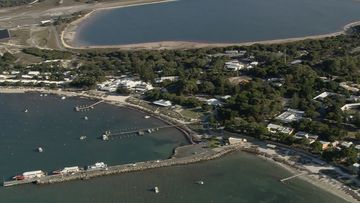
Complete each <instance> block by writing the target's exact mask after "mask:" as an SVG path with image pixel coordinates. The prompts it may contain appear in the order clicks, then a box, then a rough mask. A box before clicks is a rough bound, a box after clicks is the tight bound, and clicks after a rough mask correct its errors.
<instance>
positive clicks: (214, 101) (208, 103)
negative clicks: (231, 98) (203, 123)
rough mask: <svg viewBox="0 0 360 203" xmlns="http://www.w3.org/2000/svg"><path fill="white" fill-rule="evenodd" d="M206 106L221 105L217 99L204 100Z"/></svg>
mask: <svg viewBox="0 0 360 203" xmlns="http://www.w3.org/2000/svg"><path fill="white" fill-rule="evenodd" d="M206 103H207V105H210V106H221V105H222V104H223V103H222V102H221V101H219V100H218V99H214V98H213V99H208V100H206Z"/></svg>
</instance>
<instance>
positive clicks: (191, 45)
mask: <svg viewBox="0 0 360 203" xmlns="http://www.w3.org/2000/svg"><path fill="white" fill-rule="evenodd" d="M174 1H177V0H160V1H151V2H147V1H142V2H141V3H136V2H135V3H131V4H129V5H115V6H114V5H109V6H106V5H104V7H102V8H95V9H93V10H91V11H90V12H88V13H87V14H85V15H84V16H82V17H80V18H78V19H76V20H74V21H72V22H70V23H68V24H67V25H66V26H65V28H64V29H63V30H62V31H61V33H60V41H61V43H62V45H63V46H64V47H65V48H67V49H74V50H86V49H119V50H162V49H169V50H171V49H197V48H215V47H226V46H250V45H254V44H282V43H290V42H296V41H302V40H308V39H323V38H327V37H336V36H339V35H342V34H345V33H346V32H347V30H349V29H350V28H352V27H354V26H358V25H360V21H354V22H350V23H348V24H346V25H345V26H344V27H343V28H342V30H341V31H337V32H332V33H327V34H319V35H309V36H303V37H293V38H284V39H273V40H260V41H250V42H239V43H237V42H234V43H216V42H196V41H193V42H192V41H159V42H146V43H134V44H122V45H77V44H76V42H75V38H76V34H77V29H78V27H79V26H80V24H81V23H83V22H84V21H85V20H87V19H88V18H90V17H91V15H92V14H94V13H96V12H101V11H103V10H110V9H117V8H127V7H134V6H144V5H151V4H160V3H170V2H174Z"/></svg>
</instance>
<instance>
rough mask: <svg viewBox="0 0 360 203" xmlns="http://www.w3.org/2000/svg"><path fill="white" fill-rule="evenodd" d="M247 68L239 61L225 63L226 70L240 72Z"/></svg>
mask: <svg viewBox="0 0 360 203" xmlns="http://www.w3.org/2000/svg"><path fill="white" fill-rule="evenodd" d="M244 67H245V65H244V64H243V63H241V62H239V61H238V60H233V61H229V62H226V63H225V66H224V68H225V69H226V70H230V71H238V70H241V69H243V68H244Z"/></svg>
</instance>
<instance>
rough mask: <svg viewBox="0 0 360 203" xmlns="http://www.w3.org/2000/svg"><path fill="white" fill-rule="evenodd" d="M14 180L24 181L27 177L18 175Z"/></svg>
mask: <svg viewBox="0 0 360 203" xmlns="http://www.w3.org/2000/svg"><path fill="white" fill-rule="evenodd" d="M13 179H14V180H24V179H25V177H24V176H23V175H17V176H14V177H13Z"/></svg>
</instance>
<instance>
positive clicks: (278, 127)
mask: <svg viewBox="0 0 360 203" xmlns="http://www.w3.org/2000/svg"><path fill="white" fill-rule="evenodd" d="M267 129H268V131H269V132H271V133H284V134H288V135H290V134H291V133H293V132H294V129H293V128H289V127H285V126H281V125H276V124H272V123H270V124H269V125H267Z"/></svg>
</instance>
